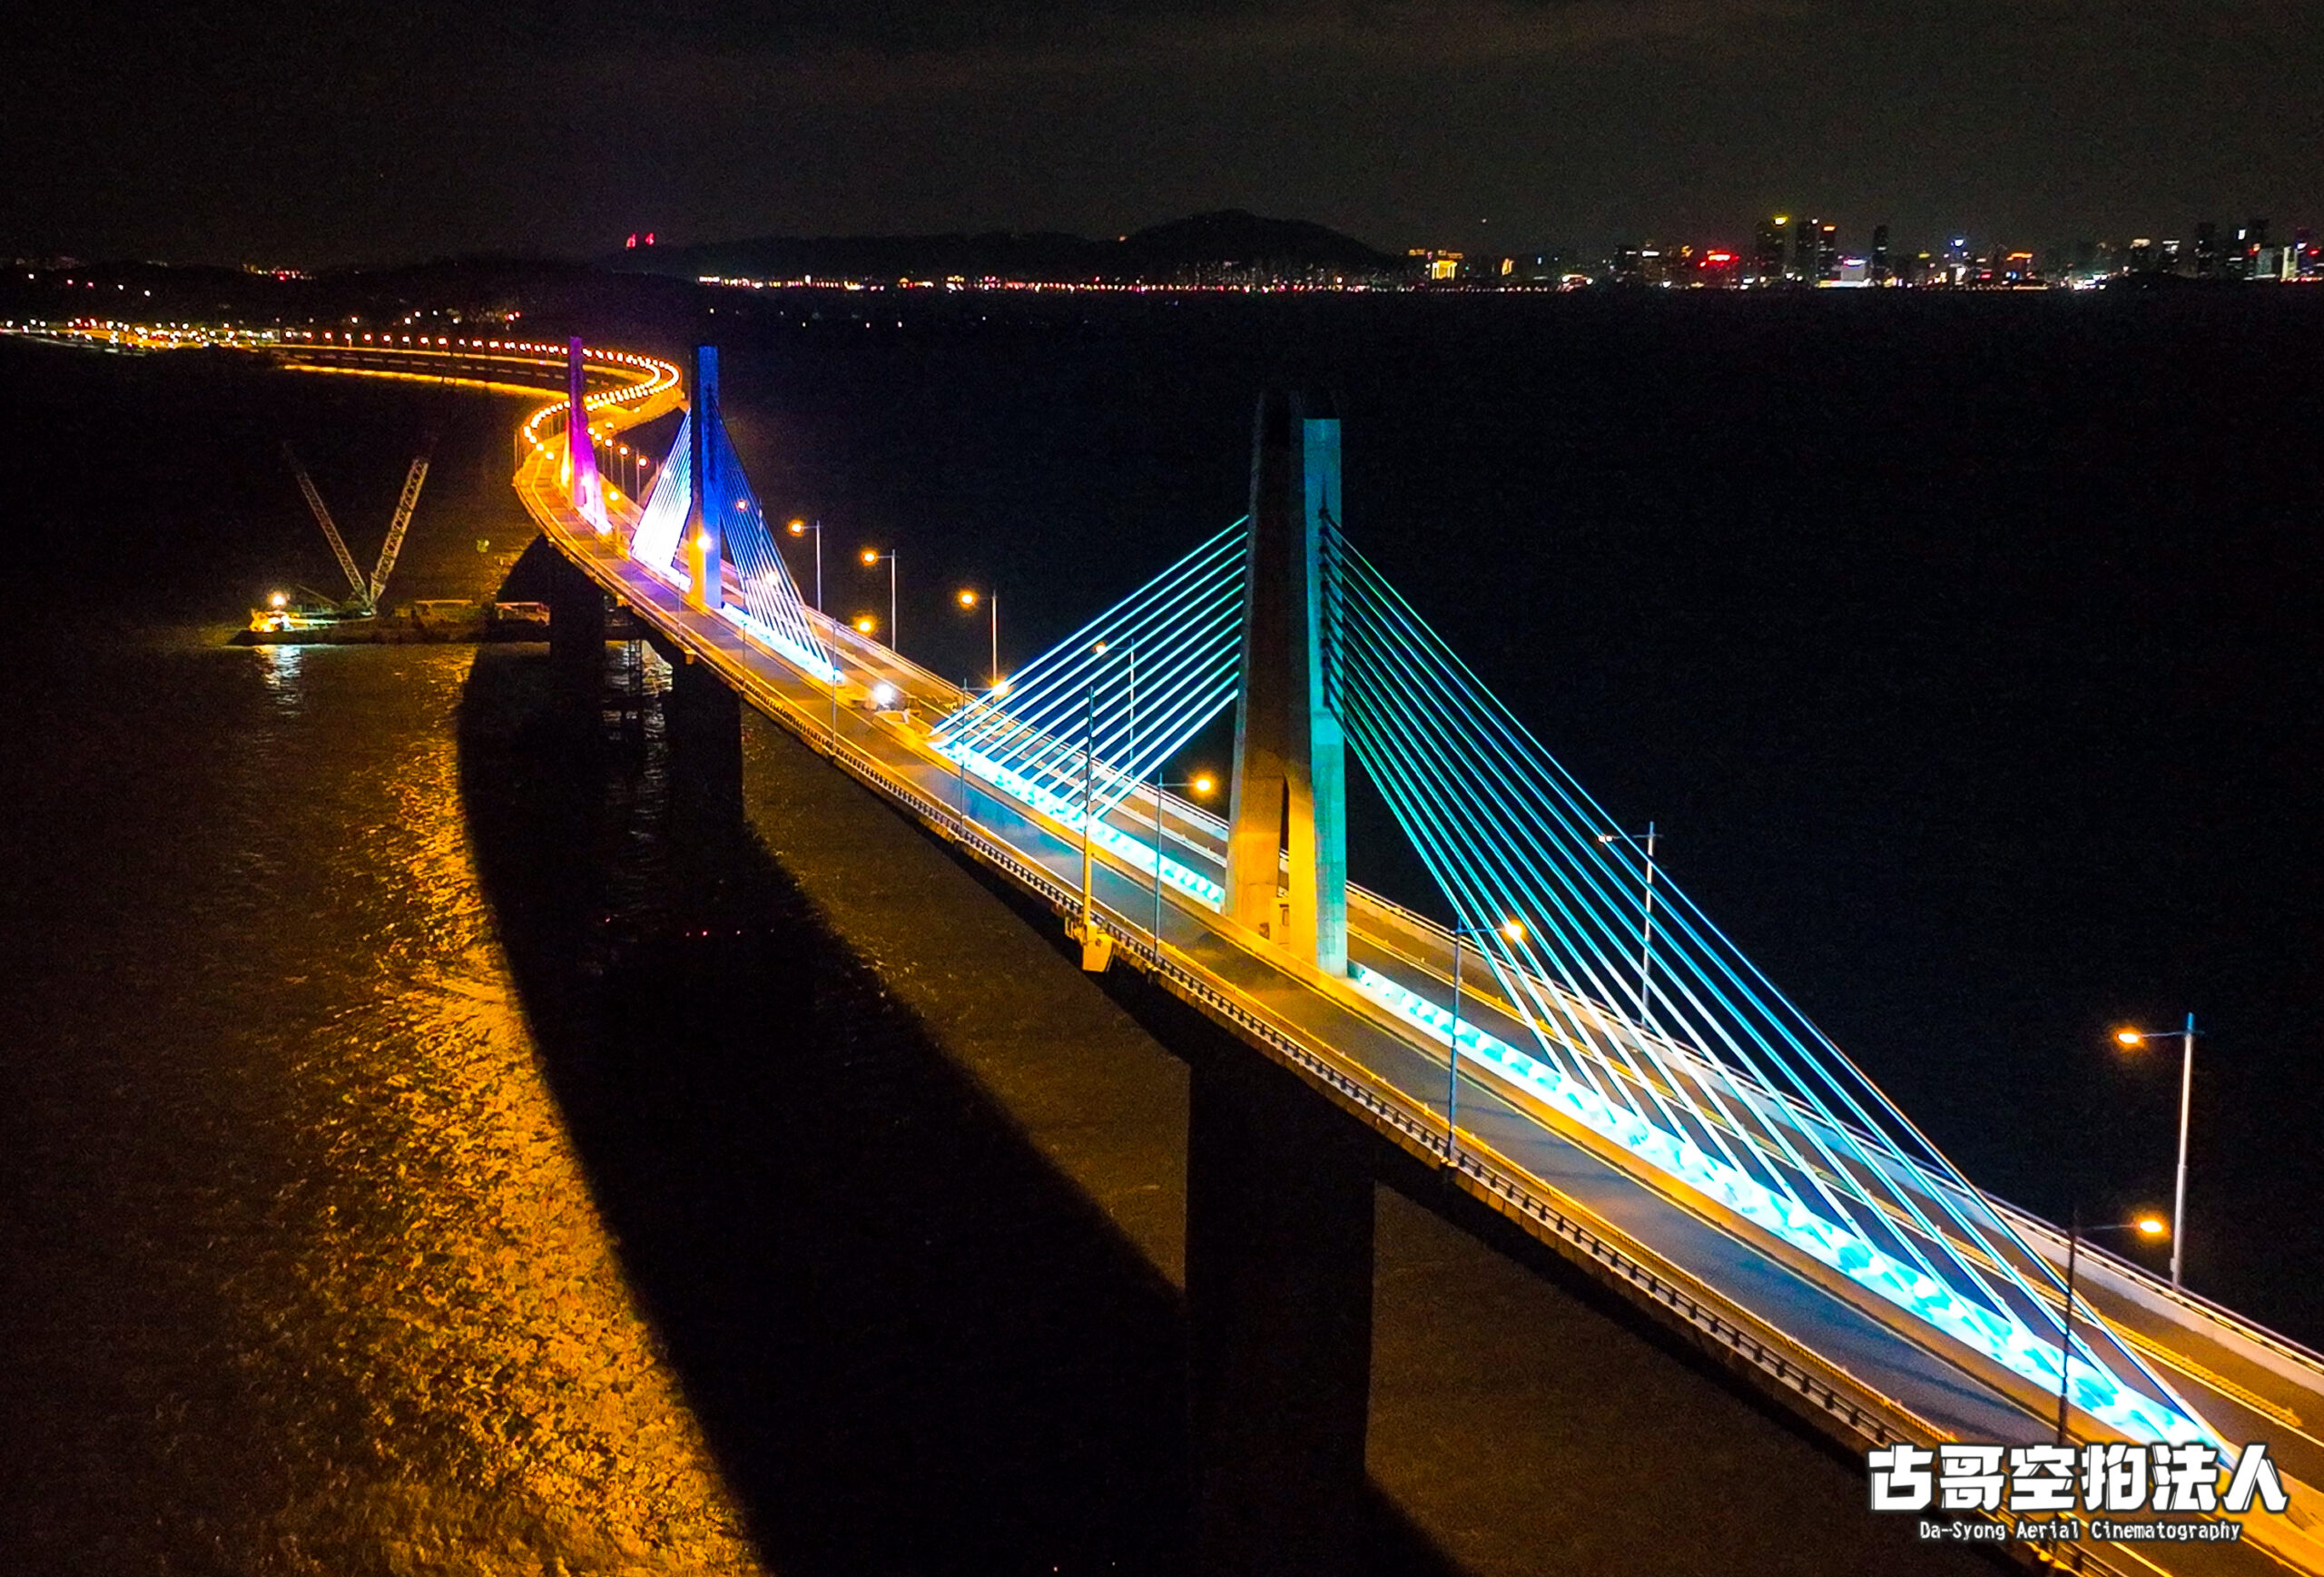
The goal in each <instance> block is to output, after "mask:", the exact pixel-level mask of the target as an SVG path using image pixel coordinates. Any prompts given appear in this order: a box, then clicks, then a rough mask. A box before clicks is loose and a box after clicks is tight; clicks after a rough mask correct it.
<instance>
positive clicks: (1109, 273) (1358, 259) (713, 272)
mask: <svg viewBox="0 0 2324 1577" xmlns="http://www.w3.org/2000/svg"><path fill="white" fill-rule="evenodd" d="M606 261H608V262H609V263H610V264H611V265H612V266H613V267H615V268H616V269H621V270H625V271H635V272H641V273H661V274H677V275H681V276H683V277H685V278H690V279H692V278H701V277H704V276H707V277H712V278H719V279H755V280H798V279H807V278H814V279H830V280H867V281H869V280H901V279H916V280H940V279H945V278H948V277H953V276H958V277H961V278H966V279H994V278H997V279H1011V280H1041V281H1072V280H1104V281H1157V282H1162V281H1174V280H1185V279H1192V278H1208V277H1213V276H1216V275H1217V274H1218V273H1220V272H1221V271H1256V272H1264V273H1270V274H1296V273H1303V272H1310V271H1334V272H1339V273H1365V274H1369V273H1383V272H1386V271H1391V270H1393V268H1394V267H1395V266H1396V264H1395V260H1394V259H1393V258H1391V257H1389V256H1388V255H1386V254H1385V253H1383V252H1379V251H1374V250H1373V249H1372V248H1371V247H1369V246H1366V245H1365V244H1364V242H1362V241H1357V240H1355V239H1354V237H1352V236H1346V235H1343V234H1341V233H1340V232H1337V231H1335V230H1331V229H1327V228H1326V227H1324V226H1323V225H1320V224H1311V223H1308V222H1305V221H1304V220H1292V219H1266V218H1263V217H1261V216H1260V215H1258V214H1255V213H1246V212H1244V211H1242V210H1241V209H1226V210H1224V211H1222V212H1217V213H1204V214H1197V215H1196V216H1195V217H1193V218H1191V219H1181V220H1176V221H1173V222H1170V223H1167V224H1158V225H1155V226H1154V227H1152V228H1151V229H1147V230H1141V231H1139V232H1137V234H1135V235H1132V236H1128V237H1127V238H1125V239H1123V240H1120V241H1089V240H1085V239H1084V238H1082V237H1080V236H1077V235H1062V234H1059V233H1056V232H1015V231H991V232H984V233H982V234H977V235H966V234H951V235H857V236H817V237H805V236H769V237H764V238H762V239H759V240H754V241H711V242H705V243H704V244H701V245H698V246H683V247H674V246H665V247H655V248H654V249H652V250H651V251H645V250H639V251H620V252H616V253H615V254H614V255H613V256H612V257H611V258H610V259H608V260H606Z"/></svg>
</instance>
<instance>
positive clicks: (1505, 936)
mask: <svg viewBox="0 0 2324 1577" xmlns="http://www.w3.org/2000/svg"><path fill="white" fill-rule="evenodd" d="M1472 936H1473V937H1475V938H1477V939H1478V940H1479V941H1483V940H1484V939H1486V938H1488V937H1494V936H1497V937H1500V938H1501V939H1502V941H1506V942H1508V943H1510V944H1511V945H1512V946H1515V945H1517V944H1519V943H1521V942H1522V941H1524V940H1525V922H1523V921H1521V920H1504V921H1502V922H1501V923H1500V924H1499V925H1486V926H1476V925H1462V923H1460V921H1459V919H1458V917H1457V916H1456V917H1455V919H1454V921H1453V923H1452V1035H1451V1037H1450V1040H1451V1041H1452V1050H1450V1051H1449V1052H1447V1053H1446V1055H1445V1059H1444V1164H1445V1165H1446V1166H1448V1167H1449V1166H1452V1164H1454V1162H1456V1161H1457V1160H1458V1159H1459V1158H1460V1155H1459V1146H1460V1142H1461V1130H1460V1129H1459V1127H1458V1126H1457V1125H1456V1122H1455V1119H1456V1117H1457V1115H1458V1110H1459V1103H1460V1097H1461V944H1462V942H1463V941H1467V940H1468V939H1469V938H1470V937H1472Z"/></svg>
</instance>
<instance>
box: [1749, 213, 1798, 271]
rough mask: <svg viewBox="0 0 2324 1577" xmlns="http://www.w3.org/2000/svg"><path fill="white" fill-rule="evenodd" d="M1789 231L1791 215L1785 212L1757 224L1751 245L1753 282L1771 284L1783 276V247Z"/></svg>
mask: <svg viewBox="0 0 2324 1577" xmlns="http://www.w3.org/2000/svg"><path fill="white" fill-rule="evenodd" d="M1790 232H1791V216H1790V215H1789V214H1787V213H1778V214H1777V215H1776V216H1775V217H1774V218H1773V219H1770V220H1769V221H1768V222H1767V223H1765V224H1763V225H1761V226H1759V233H1758V236H1757V237H1756V238H1755V239H1754V240H1753V241H1752V246H1751V278H1752V281H1753V282H1755V283H1758V284H1762V285H1771V284H1774V283H1775V282H1777V281H1778V280H1781V279H1783V278H1784V277H1785V273H1784V259H1785V248H1786V242H1787V239H1788V237H1789V235H1790Z"/></svg>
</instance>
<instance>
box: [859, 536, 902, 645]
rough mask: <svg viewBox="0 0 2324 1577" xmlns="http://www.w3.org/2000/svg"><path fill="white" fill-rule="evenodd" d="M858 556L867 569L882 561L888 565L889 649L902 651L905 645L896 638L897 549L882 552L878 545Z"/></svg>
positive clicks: (868, 548)
mask: <svg viewBox="0 0 2324 1577" xmlns="http://www.w3.org/2000/svg"><path fill="white" fill-rule="evenodd" d="M857 557H860V558H862V560H863V564H864V567H865V568H867V569H868V568H872V567H877V566H878V565H880V564H882V563H884V564H886V565H887V567H888V650H890V651H891V652H901V651H902V650H903V646H902V645H901V643H900V642H899V641H898V640H897V639H896V633H897V632H896V555H895V550H894V549H893V548H890V549H889V550H888V551H887V552H885V553H882V552H881V551H880V550H879V549H878V548H876V547H867V548H865V549H864V550H863V551H862V553H861V554H859V555H858V556H857ZM858 627H859V628H861V627H862V626H858Z"/></svg>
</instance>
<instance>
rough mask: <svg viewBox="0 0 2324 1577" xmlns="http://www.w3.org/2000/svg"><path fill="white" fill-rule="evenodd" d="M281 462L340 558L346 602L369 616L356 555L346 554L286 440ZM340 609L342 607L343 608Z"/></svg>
mask: <svg viewBox="0 0 2324 1577" xmlns="http://www.w3.org/2000/svg"><path fill="white" fill-rule="evenodd" d="M282 458H284V459H286V460H288V461H290V462H291V472H292V474H293V475H295V476H296V477H297V478H299V491H300V492H301V493H304V494H305V495H306V496H307V508H310V509H312V510H313V511H314V512H315V524H317V525H318V526H320V527H322V528H323V535H324V536H325V537H330V550H331V551H332V552H333V553H336V554H338V555H339V567H340V568H341V569H343V570H345V571H346V572H347V584H348V585H349V586H350V587H351V588H352V589H351V590H350V592H349V594H348V598H347V601H348V602H349V603H357V602H359V603H361V604H363V606H364V610H365V611H366V612H369V609H370V607H371V606H372V603H373V601H374V600H375V599H374V597H373V596H372V594H371V591H370V588H369V586H366V585H365V584H364V581H363V572H362V571H361V570H359V569H358V568H356V567H355V555H353V554H352V553H350V552H349V551H348V550H347V538H346V537H341V536H340V534H339V522H338V521H336V520H333V519H332V518H331V517H330V509H329V508H326V507H325V506H324V504H323V496H322V494H320V492H318V491H316V489H315V479H314V478H312V477H310V476H309V475H307V468H306V467H304V466H302V465H300V463H299V452H298V451H297V450H296V449H294V448H291V445H290V442H289V441H288V440H287V439H286V440H285V441H284V443H283V445H282ZM340 606H346V604H341V605H340Z"/></svg>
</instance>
